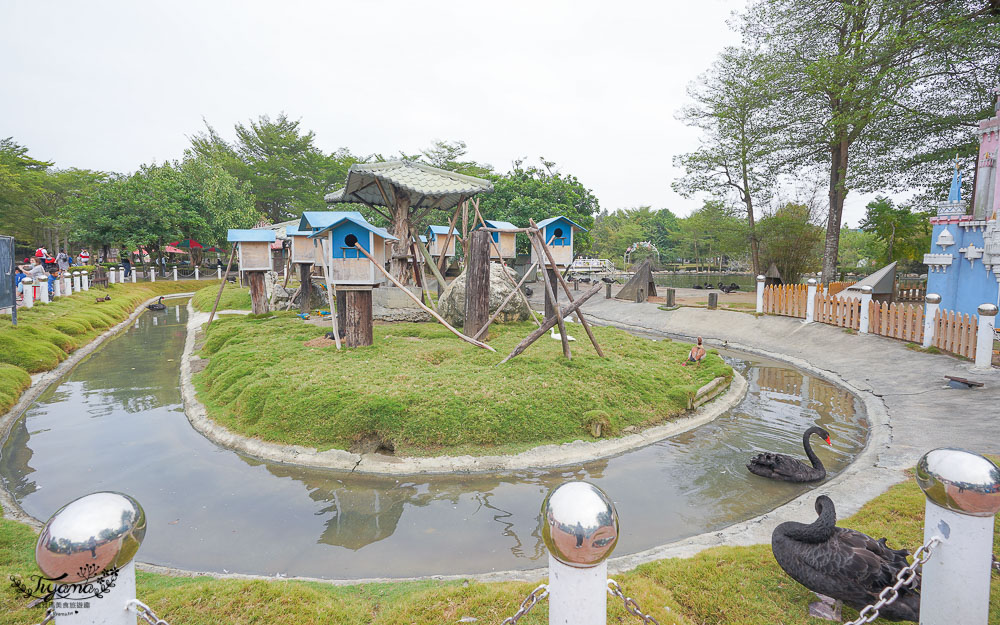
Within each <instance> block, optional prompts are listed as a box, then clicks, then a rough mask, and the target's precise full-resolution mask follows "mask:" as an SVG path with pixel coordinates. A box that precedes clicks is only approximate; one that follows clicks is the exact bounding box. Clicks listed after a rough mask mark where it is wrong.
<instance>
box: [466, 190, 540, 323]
mask: <svg viewBox="0 0 1000 625" xmlns="http://www.w3.org/2000/svg"><path fill="white" fill-rule="evenodd" d="M475 217H476V218H477V219H478V220H479V223H481V224H482V225H483V228H485V227H486V220H485V219H483V216H482V215H481V214H480V213H479V208H478V207H477V208H476V214H475ZM462 244H463V246H464V249H465V250H466V253H468V245H465V241H463V242H462ZM490 246H491V247H492V248H493V249H494V250H495V251H496V253H497V258H499V259H500V266H501V267H503V268H504V270H503V272H502V273H503V275H505V276H507V280H508V281H509V282H510V283H511V284H515V283H514V278H512V277H510V274H508V273H507V263H506V262H504V260H503V256H501V255H500V248H499V247H497V244H496V241H494V240H493V237H490ZM465 268H466V269H468V268H469V261H468V259H466V262H465ZM516 290H517V292H518V293H519V294H520V296H521V301H522V302H524V305H525V306H527V307H528V314H530V315H531V320H532V321H534V322H535V323H536V324H537V325H539V326H540V325H542V322H541V321H539V320H538V317H537V316H536V315H535V310H534V309H533V308H532V307H531V302H529V301H528V298H527V297H525V296H524V293H522V292H521V290H520V289H516Z"/></svg>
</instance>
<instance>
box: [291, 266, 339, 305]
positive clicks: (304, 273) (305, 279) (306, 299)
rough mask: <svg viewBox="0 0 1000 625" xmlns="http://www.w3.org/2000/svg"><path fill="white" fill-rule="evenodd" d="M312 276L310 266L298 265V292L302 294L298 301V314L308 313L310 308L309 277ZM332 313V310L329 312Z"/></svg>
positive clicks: (310, 288)
mask: <svg viewBox="0 0 1000 625" xmlns="http://www.w3.org/2000/svg"><path fill="white" fill-rule="evenodd" d="M311 274H312V265H310V264H307V263H299V281H300V282H301V284H299V292H300V293H301V294H302V298H301V299H300V300H299V312H300V313H308V312H309V311H310V310H311V309H312V306H311V305H310V300H311V299H312V279H311V277H310V275H311ZM330 312H331V313H332V312H333V311H332V310H331V311H330Z"/></svg>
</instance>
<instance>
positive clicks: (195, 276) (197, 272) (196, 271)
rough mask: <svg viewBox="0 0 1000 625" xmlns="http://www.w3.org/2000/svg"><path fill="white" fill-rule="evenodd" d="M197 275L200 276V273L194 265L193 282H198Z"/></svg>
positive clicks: (198, 277) (199, 277)
mask: <svg viewBox="0 0 1000 625" xmlns="http://www.w3.org/2000/svg"><path fill="white" fill-rule="evenodd" d="M199 274H200V272H199V271H198V265H195V266H194V279H195V280H200V279H201V275H199Z"/></svg>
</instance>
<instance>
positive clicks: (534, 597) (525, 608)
mask: <svg viewBox="0 0 1000 625" xmlns="http://www.w3.org/2000/svg"><path fill="white" fill-rule="evenodd" d="M548 596H549V587H548V586H546V585H545V584H542V585H541V586H538V587H537V588H535V589H534V590H532V591H531V592H530V593H528V596H527V597H525V598H524V601H522V602H521V605H520V606H518V608H517V612H515V613H514V616H509V617H507V618H505V619H504V620H503V622H502V623H501V624H500V625H516V623H517V622H518V621H519V620H521V617H522V616H524V615H525V614H527V613H528V612H531V608H533V607H535V604H536V603H538V602H539V601H541V600H542V599H544V598H546V597H548Z"/></svg>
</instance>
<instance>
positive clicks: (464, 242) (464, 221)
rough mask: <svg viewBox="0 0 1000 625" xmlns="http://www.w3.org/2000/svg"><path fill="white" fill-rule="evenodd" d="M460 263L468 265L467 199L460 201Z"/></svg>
mask: <svg viewBox="0 0 1000 625" xmlns="http://www.w3.org/2000/svg"><path fill="white" fill-rule="evenodd" d="M462 264H463V265H465V267H468V266H469V200H466V201H464V202H462Z"/></svg>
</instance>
